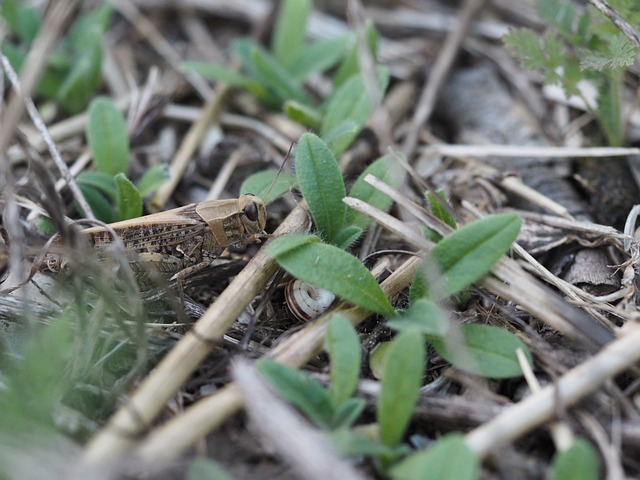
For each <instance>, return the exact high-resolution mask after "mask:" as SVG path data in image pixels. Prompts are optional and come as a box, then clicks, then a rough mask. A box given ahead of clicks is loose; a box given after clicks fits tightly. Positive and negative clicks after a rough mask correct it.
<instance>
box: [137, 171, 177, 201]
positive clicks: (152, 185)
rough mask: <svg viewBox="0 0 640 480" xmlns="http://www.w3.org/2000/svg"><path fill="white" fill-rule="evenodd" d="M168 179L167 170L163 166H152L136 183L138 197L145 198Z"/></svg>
mask: <svg viewBox="0 0 640 480" xmlns="http://www.w3.org/2000/svg"><path fill="white" fill-rule="evenodd" d="M168 179H169V170H168V169H167V167H166V166H165V165H154V166H153V167H151V168H150V169H148V170H147V171H146V172H144V174H143V175H142V177H140V180H138V182H137V183H136V188H137V189H138V192H140V195H141V196H143V197H146V196H147V195H150V194H152V193H153V192H155V191H156V190H157V189H158V188H160V186H161V185H162V184H163V183H164V182H166V181H167V180H168Z"/></svg>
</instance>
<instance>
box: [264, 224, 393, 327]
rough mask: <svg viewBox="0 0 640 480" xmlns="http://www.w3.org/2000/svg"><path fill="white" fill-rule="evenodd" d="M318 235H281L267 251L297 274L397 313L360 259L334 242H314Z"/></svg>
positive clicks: (357, 302)
mask: <svg viewBox="0 0 640 480" xmlns="http://www.w3.org/2000/svg"><path fill="white" fill-rule="evenodd" d="M309 237H310V238H309ZM314 238H315V239H317V237H313V236H301V235H297V236H294V239H293V241H292V240H290V239H289V238H288V237H282V238H277V239H275V240H274V241H273V242H271V243H270V244H269V245H268V246H267V249H266V252H267V255H269V256H271V257H274V258H276V260H277V261H278V263H279V264H280V266H281V267H282V268H284V269H285V270H286V271H287V272H289V273H290V274H291V275H293V276H294V277H297V278H300V279H302V280H306V281H307V282H309V283H312V284H314V285H317V286H318V287H321V288H324V289H326V290H329V291H331V292H333V293H335V294H336V295H337V296H339V297H341V298H343V299H344V300H347V301H349V302H351V303H353V304H355V305H358V306H360V307H363V308H366V309H367V310H370V311H373V312H377V313H380V314H381V315H386V316H393V315H394V313H395V312H394V310H393V307H392V306H391V304H390V303H389V300H388V299H387V297H386V296H385V294H384V292H383V291H382V289H381V288H380V286H379V285H378V283H377V282H376V279H375V278H374V277H373V275H372V274H371V272H369V270H367V268H366V267H365V266H364V265H363V264H362V263H361V262H360V260H358V259H357V258H356V257H354V256H353V255H349V254H348V253H346V252H345V251H343V250H341V249H339V248H337V247H334V246H333V245H327V244H325V243H319V242H317V241H314V240H313V239H314ZM287 247H288V248H287Z"/></svg>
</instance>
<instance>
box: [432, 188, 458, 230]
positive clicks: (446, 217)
mask: <svg viewBox="0 0 640 480" xmlns="http://www.w3.org/2000/svg"><path fill="white" fill-rule="evenodd" d="M426 198H427V202H429V210H431V213H432V214H433V216H435V217H436V218H438V219H440V220H442V221H443V222H444V223H445V224H447V225H449V226H450V227H452V228H456V227H457V226H458V225H457V223H456V219H455V218H453V215H451V212H450V211H449V210H447V209H446V208H445V207H444V205H445V202H446V201H447V199H446V198H445V196H444V192H443V191H439V192H437V195H433V194H432V193H431V192H427V195H426Z"/></svg>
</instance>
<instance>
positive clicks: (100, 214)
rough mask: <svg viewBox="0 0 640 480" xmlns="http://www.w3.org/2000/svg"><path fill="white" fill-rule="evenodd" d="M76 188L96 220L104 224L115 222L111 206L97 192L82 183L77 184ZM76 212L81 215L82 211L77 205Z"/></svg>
mask: <svg viewBox="0 0 640 480" xmlns="http://www.w3.org/2000/svg"><path fill="white" fill-rule="evenodd" d="M78 187H79V188H80V191H81V192H82V194H83V195H84V198H85V200H86V201H87V203H88V204H89V206H90V207H91V211H92V212H93V214H94V215H95V217H96V218H97V219H98V220H100V221H102V222H105V223H111V222H113V221H115V220H116V218H115V215H114V213H113V207H112V205H111V204H110V203H109V201H108V200H107V199H106V198H105V196H104V195H103V194H102V193H101V192H100V191H99V190H96V189H95V188H93V187H91V186H89V185H83V184H82V183H79V184H78ZM76 210H77V211H78V212H81V213H82V209H81V208H80V206H79V205H78V204H77V203H76Z"/></svg>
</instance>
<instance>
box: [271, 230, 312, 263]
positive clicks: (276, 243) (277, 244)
mask: <svg viewBox="0 0 640 480" xmlns="http://www.w3.org/2000/svg"><path fill="white" fill-rule="evenodd" d="M320 242H322V240H320V238H319V237H317V236H316V235H306V234H292V235H285V236H283V237H278V238H275V239H274V240H273V241H272V242H271V243H269V245H268V246H267V247H266V248H267V255H269V256H270V257H272V258H275V259H278V258H280V257H281V256H283V255H286V254H288V253H290V252H291V251H293V250H296V249H298V248H302V247H304V246H306V245H309V244H312V243H320Z"/></svg>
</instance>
